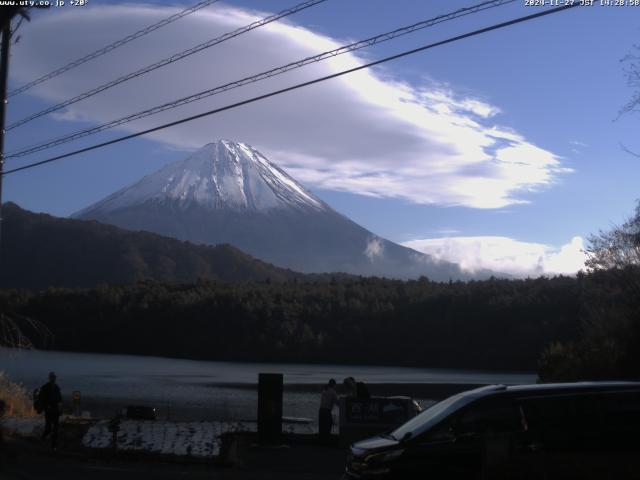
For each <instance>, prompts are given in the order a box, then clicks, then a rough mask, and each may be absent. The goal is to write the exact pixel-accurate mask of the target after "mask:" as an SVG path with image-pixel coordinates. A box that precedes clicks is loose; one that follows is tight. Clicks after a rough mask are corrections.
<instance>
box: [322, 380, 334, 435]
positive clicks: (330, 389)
mask: <svg viewBox="0 0 640 480" xmlns="http://www.w3.org/2000/svg"><path fill="white" fill-rule="evenodd" d="M335 405H338V393H337V392H336V381H335V380H334V379H333V378H332V379H331V380H329V382H328V383H327V385H326V386H325V387H324V389H323V390H322V394H321V395H320V409H319V411H318V426H319V433H320V440H321V441H323V442H327V443H328V441H329V439H330V438H331V427H332V426H333V414H332V411H333V407H334V406H335Z"/></svg>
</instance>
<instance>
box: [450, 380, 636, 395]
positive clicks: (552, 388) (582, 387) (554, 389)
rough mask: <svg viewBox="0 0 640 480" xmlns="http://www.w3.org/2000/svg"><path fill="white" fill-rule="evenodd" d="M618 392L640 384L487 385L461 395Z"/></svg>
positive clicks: (603, 382)
mask: <svg viewBox="0 0 640 480" xmlns="http://www.w3.org/2000/svg"><path fill="white" fill-rule="evenodd" d="M619 390H638V391H640V382H617V381H616V382H614V381H601V382H571V383H536V384H530V385H509V386H507V385H487V386H485V387H480V388H476V389H474V390H469V391H467V392H464V393H462V394H461V395H464V396H469V397H472V398H475V399H479V398H484V397H489V396H494V395H502V394H514V395H522V394H532V395H537V394H540V395H544V394H563V393H565V394H568V393H583V392H607V391H619Z"/></svg>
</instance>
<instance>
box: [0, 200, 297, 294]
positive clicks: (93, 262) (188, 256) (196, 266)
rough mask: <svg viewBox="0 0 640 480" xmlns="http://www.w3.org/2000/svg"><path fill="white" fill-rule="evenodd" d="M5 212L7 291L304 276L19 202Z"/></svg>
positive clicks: (232, 251) (229, 252) (233, 253)
mask: <svg viewBox="0 0 640 480" xmlns="http://www.w3.org/2000/svg"><path fill="white" fill-rule="evenodd" d="M2 213H3V228H2V250H1V251H0V253H1V257H0V288H46V287H52V286H59V287H91V286H95V285H98V284H102V283H121V284H126V283H133V282H136V281H140V280H162V281H169V282H194V281H196V280H198V279H211V280H222V281H249V280H266V279H271V280H273V281H283V280H288V279H293V278H299V277H302V275H300V274H297V273H295V272H292V271H289V270H284V269H281V268H277V267H274V266H273V265H269V264H267V263H264V262H262V261H259V260H256V259H254V258H252V257H250V256H249V255H247V254H245V253H243V252H241V251H239V250H238V249H236V248H235V247H232V246H230V245H220V246H216V247H213V246H204V245H193V244H190V243H188V242H182V241H179V240H175V239H172V238H165V237H161V236H159V235H156V234H153V233H147V232H130V231H126V230H122V229H120V228H117V227H114V226H111V225H103V224H100V223H97V222H86V221H80V220H71V219H63V218H56V217H52V216H50V215H45V214H35V213H32V212H29V211H27V210H23V209H21V208H20V207H18V206H17V205H15V204H13V203H6V204H4V205H3V207H2Z"/></svg>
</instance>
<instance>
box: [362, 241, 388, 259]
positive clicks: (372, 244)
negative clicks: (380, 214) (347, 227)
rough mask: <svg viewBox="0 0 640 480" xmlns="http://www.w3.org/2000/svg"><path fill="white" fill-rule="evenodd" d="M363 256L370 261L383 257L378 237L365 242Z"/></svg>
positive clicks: (381, 245)
mask: <svg viewBox="0 0 640 480" xmlns="http://www.w3.org/2000/svg"><path fill="white" fill-rule="evenodd" d="M364 254H365V255H366V256H367V258H368V259H369V260H371V261H373V260H375V259H376V258H378V257H381V256H382V255H384V244H383V243H382V239H381V238H379V237H372V238H370V239H369V241H368V242H367V246H366V248H365V249H364Z"/></svg>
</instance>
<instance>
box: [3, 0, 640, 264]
mask: <svg viewBox="0 0 640 480" xmlns="http://www.w3.org/2000/svg"><path fill="white" fill-rule="evenodd" d="M292 4H293V2H284V1H279V0H277V1H276V0H274V1H239V0H236V1H228V2H224V3H223V2H220V3H218V4H216V5H214V6H212V7H210V8H208V9H207V11H206V12H203V13H199V14H194V15H192V16H191V17H187V18H184V19H181V20H179V21H177V22H175V23H174V24H172V25H170V26H168V27H165V28H163V29H160V30H158V31H156V32H154V33H152V34H150V35H148V36H146V37H144V38H143V39H139V40H136V41H135V42H132V43H131V44H129V45H127V46H126V47H123V48H121V49H119V50H118V51H117V53H115V52H112V53H110V54H108V55H105V56H104V57H101V59H100V60H97V61H95V62H90V63H88V64H86V65H84V66H82V67H80V68H78V69H77V70H75V71H74V72H73V73H69V74H67V75H65V76H62V77H60V78H59V79H56V80H53V81H50V82H47V83H46V84H43V85H42V86H40V87H37V88H35V89H33V91H32V92H31V93H29V94H22V95H20V96H18V97H15V98H12V99H11V101H10V103H9V113H8V115H9V123H11V122H12V121H14V120H17V119H19V118H22V117H24V116H25V115H27V114H30V113H32V112H35V111H38V110H40V109H42V108H44V107H46V106H48V105H51V104H53V103H56V102H58V101H61V100H64V99H66V98H68V97H70V96H73V95H75V94H77V93H80V92H82V91H84V90H86V89H88V88H91V87H94V86H96V85H98V84H100V83H104V82H105V81H109V80H111V79H113V78H115V77H117V76H118V75H121V74H124V73H128V72H129V71H132V70H134V69H135V68H138V67H140V66H143V65H146V64H148V63H152V62H153V61H156V60H159V59H161V58H163V57H165V56H168V55H170V54H172V53H175V52H177V51H180V50H182V49H184V48H188V47H189V46H191V45H193V44H196V43H199V42H202V41H205V40H207V39H209V38H212V37H213V36H215V35H216V34H220V33H224V32H226V31H228V30H232V29H233V28H236V27H237V26H240V25H243V24H244V23H248V22H249V21H251V19H253V18H258V17H260V16H261V15H262V14H263V13H264V12H275V11H279V10H281V9H284V8H287V7H289V6H291V5H292ZM471 4H472V2H468V1H430V2H418V1H415V0H397V1H394V2H389V1H382V0H345V1H338V0H329V1H328V2H325V3H324V4H321V5H318V6H316V7H314V8H311V9H308V10H306V11H304V12H301V13H299V14H296V15H294V16H292V17H290V18H289V19H288V20H287V22H286V25H285V26H286V28H279V27H276V26H273V27H270V28H265V29H261V31H254V32H251V33H249V34H247V35H245V36H243V37H240V38H238V39H234V40H231V41H229V42H226V43H224V44H222V45H220V46H218V47H214V48H213V49H210V50H211V52H209V51H207V52H203V53H200V54H197V55H195V56H194V57H193V58H192V59H190V60H185V61H184V62H183V63H182V64H181V65H176V66H173V67H168V68H167V69H162V70H160V71H157V72H154V73H152V74H149V75H148V76H147V77H146V78H144V79H138V80H134V81H132V82H129V84H130V85H127V86H125V87H122V88H120V87H118V88H114V89H113V90H111V91H109V92H105V93H103V94H101V95H98V96H96V97H95V98H93V99H91V100H86V101H84V102H79V103H78V104H76V105H75V106H73V107H71V108H70V109H68V110H65V111H62V112H59V114H57V115H51V116H48V117H47V118H44V119H39V120H36V121H34V122H32V123H30V124H29V125H28V126H24V127H21V128H18V129H15V130H12V131H10V132H9V134H8V138H7V150H9V151H10V150H12V149H15V148H20V147H22V146H25V145H30V144H32V143H34V142H37V141H39V140H41V139H46V138H51V137H56V136H58V135H60V134H63V133H67V132H71V131H75V130H77V129H79V128H83V127H86V126H90V125H93V124H95V123H96V122H101V121H104V120H110V119H112V118H117V117H119V116H121V115H123V114H126V113H130V112H133V111H137V110H139V109H141V108H144V107H147V106H152V105H154V104H156V103H160V102H162V101H166V100H170V99H173V98H177V97H179V96H182V95H185V94H189V93H192V92H194V91H197V90H199V89H203V88H206V87H207V86H215V85H217V84H219V83H221V82H222V81H223V80H226V79H233V78H238V77H239V76H242V75H246V74H248V73H256V72H257V71H260V70H261V69H266V68H268V67H270V66H276V65H279V64H282V63H286V62H288V61H291V60H295V59H298V58H301V57H303V56H306V55H308V54H310V53H314V52H319V51H322V50H324V49H327V48H324V47H326V46H333V45H341V44H344V43H347V42H349V41H353V40H357V39H361V38H365V37H367V36H370V35H373V34H376V33H381V32H384V31H388V30H391V29H394V28H397V27H400V26H404V25H408V24H411V23H414V22H416V21H419V20H422V19H427V18H430V17H433V16H435V15H438V14H442V13H446V12H449V11H452V10H455V9H457V8H461V7H464V6H469V5H471ZM171 5H172V6H174V7H170V6H169V4H168V3H166V2H155V6H154V7H153V8H149V3H145V2H136V3H124V2H99V1H94V2H90V4H89V5H88V6H86V7H73V8H71V7H70V8H63V9H51V10H50V11H48V12H39V13H37V14H36V15H35V16H34V19H33V21H32V22H31V23H30V24H23V27H22V29H21V32H20V33H21V35H22V38H21V40H20V42H19V43H18V44H17V45H15V46H14V47H13V55H12V59H11V62H12V65H11V71H12V77H11V87H12V88H13V87H16V86H19V85H20V84H22V83H24V82H26V81H28V80H30V79H32V78H35V77H36V76H38V75H40V74H43V73H46V72H48V71H49V70H52V69H53V68H56V67H58V66H60V65H63V64H64V63H66V62H68V61H70V60H73V59H75V58H77V57H78V56H81V55H83V54H86V53H88V52H90V51H92V50H93V49H95V48H99V47H100V46H102V45H104V44H106V43H109V42H110V41H113V40H116V39H118V38H120V37H122V36H124V35H126V34H128V33H131V32H133V31H135V30H136V29H137V28H140V27H143V26H145V25H148V24H151V23H153V22H155V21H157V20H159V19H160V18H163V17H166V16H168V15H169V14H170V13H172V12H173V11H177V10H178V9H179V8H180V7H177V8H176V7H175V5H177V4H173V3H172V4H171ZM184 5H187V3H185V4H183V7H184ZM539 8H540V7H537V8H536V7H525V6H524V2H514V3H512V4H510V5H506V6H503V7H500V8H496V9H492V10H489V11H487V12H483V13H481V14H478V15H472V16H469V17H466V18H463V19H458V20H454V21H451V22H446V23H444V24H441V25H438V26H436V27H434V28H430V29H426V30H423V31H420V32H417V33H414V34H411V35H408V36H406V37H404V38H401V39H398V40H394V41H391V42H388V43H386V44H383V45H379V46H377V47H374V48H371V49H367V50H365V51H361V52H359V53H358V54H357V55H358V56H357V57H355V56H354V57H349V58H344V59H342V60H340V59H338V60H336V61H335V62H334V63H329V64H327V65H322V64H321V65H317V66H313V67H305V69H304V71H301V72H299V73H298V72H295V74H293V75H291V74H287V75H289V76H282V77H278V78H277V79H272V80H270V81H269V82H265V84H264V85H258V86H256V87H252V88H248V87H247V88H246V89H242V90H237V91H234V92H230V93H228V94H225V95H224V96H218V97H215V98H213V99H211V100H209V101H205V102H203V103H200V104H199V103H195V104H192V105H191V106H189V107H182V109H180V110H177V111H175V112H172V113H169V114H167V115H166V116H163V115H165V114H162V115H160V116H158V117H152V118H151V119H149V120H148V123H142V122H140V123H135V124H133V125H132V126H131V130H126V131H127V132H129V131H135V130H136V129H137V128H142V127H148V126H153V125H156V124H158V123H162V122H163V121H165V120H171V119H174V118H176V117H181V116H183V115H187V114H189V113H196V112H200V111H203V110H206V109H208V108H212V106H220V105H224V104H226V103H229V102H231V101H234V100H237V99H240V98H244V97H246V96H248V95H250V94H251V95H252V94H256V93H262V92H264V91H269V90H270V89H275V88H278V87H281V86H285V85H288V84H291V83H295V82H296V81H300V80H304V79H309V78H313V77H314V76H319V75H321V74H326V73H327V72H331V71H335V70H338V69H340V68H342V67H344V66H351V65H354V64H357V62H362V61H364V60H366V59H376V58H380V57H382V56H385V55H389V54H392V53H396V52H399V51H401V50H404V49H410V48H415V47H416V46H419V45H422V44H425V43H431V42H433V41H437V40H440V39H443V38H446V37H449V36H453V35H457V34H460V33H463V32H465V31H468V30H472V29H476V28H480V27H484V26H487V25H489V24H491V23H495V22H498V21H503V20H506V19H508V18H513V17H516V16H521V15H526V14H530V13H534V12H535V11H539ZM257 10H259V11H257ZM638 13H640V7H600V6H594V7H590V8H577V9H573V10H571V11H568V12H563V13H559V14H556V15H552V16H548V17H544V18H541V19H538V20H535V21H532V22H528V23H526V24H522V25H517V26H514V27H509V28H507V29H504V30H500V31H496V32H492V33H489V34H485V35H482V36H480V37H474V38H471V39H467V40H463V41H461V42H458V43H455V44H451V45H446V46H444V47H441V48H437V49H433V50H430V51H427V52H423V53H420V54H418V55H414V56H411V57H407V58H405V59H402V60H399V61H395V62H392V63H388V64H386V65H385V66H383V67H379V68H376V69H375V70H374V71H373V72H371V73H370V74H366V75H359V76H353V78H352V79H350V80H345V81H343V80H340V81H334V82H333V83H334V84H333V85H327V86H324V85H323V86H322V87H320V86H315V87H310V88H308V89H305V90H304V91H299V92H296V93H295V94H290V95H286V96H282V97H278V98H274V99H270V100H268V101H266V102H264V103H263V104H262V105H260V106H255V107H253V106H252V107H250V108H243V109H238V110H237V111H235V112H233V113H229V114H223V115H220V116H219V118H215V119H213V118H211V119H205V120H200V121H198V122H196V123H194V124H193V125H189V126H185V127H184V128H182V127H181V128H178V129H174V130H173V131H171V132H169V131H167V132H163V133H161V134H158V135H155V136H153V137H150V138H143V139H137V140H134V141H131V142H127V143H125V144H119V145H117V146H113V147H108V148H105V149H102V150H99V151H95V152H91V153H88V154H83V155H81V156H77V157H74V158H70V159H66V160H63V161H61V162H58V163H55V164H51V165H49V166H45V167H42V168H37V169H32V170H30V171H26V172H23V173H19V174H15V175H11V176H8V177H6V178H5V190H4V197H5V200H13V201H15V202H17V203H19V204H20V205H22V206H23V207H25V208H28V209H31V210H35V211H44V212H49V213H52V214H54V215H60V216H65V215H69V214H71V213H72V212H74V211H76V210H79V209H81V208H83V207H85V206H87V205H88V204H90V203H93V202H95V201H97V200H99V199H101V198H102V197H104V196H105V195H107V194H109V193H111V192H113V191H114V190H116V189H118V188H121V187H123V186H124V185H127V184H129V183H131V182H133V181H135V180H137V179H138V178H140V177H141V176H142V175H145V174H147V173H150V172H152V171H154V170H155V169H157V168H158V167H160V166H161V165H163V164H165V163H167V162H169V161H174V160H179V159H182V158H184V157H185V156H186V155H187V154H188V153H189V152H190V151H192V150H193V149H194V148H197V146H199V145H202V144H204V143H207V141H214V140H217V139H219V138H222V137H224V138H228V137H229V136H233V137H234V138H233V139H234V140H238V141H246V142H248V143H251V144H252V145H253V146H254V147H256V148H258V149H259V150H261V151H263V153H265V154H266V155H267V156H268V158H270V159H271V160H273V161H275V162H276V163H278V164H280V165H282V166H283V167H284V168H285V169H287V170H288V171H289V172H290V173H291V174H292V176H294V177H295V178H297V179H299V180H300V181H302V182H303V183H304V184H305V185H306V186H308V187H309V188H310V189H311V190H312V191H314V192H315V193H316V194H317V195H319V196H320V197H321V198H322V199H323V200H325V201H326V202H327V203H329V204H330V205H332V206H333V207H334V208H336V209H337V210H338V211H340V212H342V213H344V214H345V215H347V216H349V217H350V218H352V219H353V220H355V221H356V222H358V223H360V224H362V225H363V226H365V227H366V228H368V229H370V230H372V231H373V232H375V233H376V234H378V235H380V236H383V237H386V238H388V239H390V240H394V241H397V242H409V243H408V245H410V246H412V247H414V248H417V249H421V250H422V251H426V252H427V253H431V254H434V255H436V256H441V257H443V258H447V259H450V260H454V261H459V262H462V263H463V264H464V265H466V266H467V267H468V268H470V269H473V268H481V267H489V268H493V269H496V270H502V271H505V270H506V271H510V272H512V273H516V274H536V273H555V272H558V271H562V272H569V271H571V270H575V269H576V268H577V267H576V262H577V261H578V260H579V259H580V256H579V254H578V253H577V252H578V251H579V248H580V246H581V245H582V243H581V241H580V239H585V238H586V237H587V236H588V235H589V234H590V233H593V232H595V231H597V230H598V229H600V228H607V227H609V226H610V225H611V224H612V223H616V222H620V221H621V220H622V219H623V218H624V217H625V215H627V214H629V213H630V212H631V211H632V208H633V205H634V202H635V200H636V199H637V198H638V197H639V196H640V195H639V194H638V188H637V183H638V182H637V179H638V178H639V177H640V175H639V174H640V160H639V159H638V158H636V157H634V156H632V155H630V154H628V153H626V152H625V151H624V150H623V149H622V148H621V146H620V144H621V143H622V144H624V145H626V146H627V147H629V148H630V149H635V150H637V151H640V139H639V138H638V135H637V131H638V118H637V117H634V116H632V115H628V116H623V117H621V118H619V119H618V120H616V117H617V114H618V110H619V109H620V108H621V106H622V105H624V103H625V102H626V101H628V99H629V98H630V97H631V95H632V92H631V91H630V89H629V88H627V87H626V84H625V79H624V75H623V70H622V65H621V63H620V60H621V59H622V58H623V57H624V56H625V55H626V54H627V53H629V52H630V50H631V48H632V45H633V44H634V43H638V38H639V37H640V16H639V15H638ZM243 22H244V23H243ZM262 30H264V31H262ZM265 67H266V68H265ZM349 82H351V83H349ZM407 99H409V100H407ZM469 102H475V103H469ZM414 103H415V108H413V109H412V108H411V106H412V104H414ZM407 105H409V106H407ZM405 107H406V108H405ZM443 109H444V110H443ZM461 125H462V127H461ZM124 131H125V130H120V131H114V132H109V133H104V134H100V135H96V136H94V137H91V138H90V139H86V140H83V141H80V142H77V143H74V144H68V145H67V146H65V147H60V148H58V149H53V150H51V151H49V152H48V153H58V152H65V151H67V150H69V149H70V148H71V147H72V146H84V145H89V144H91V143H93V142H95V141H97V140H103V139H108V138H112V137H113V136H115V135H116V134H122V133H123V132H124ZM496 131H497V132H499V136H501V140H500V142H505V143H500V144H494V145H490V146H488V145H487V144H486V142H487V141H488V140H490V139H492V138H494V137H493V136H492V135H494V133H492V132H496ZM514 138H515V140H514ZM510 143H515V144H516V146H517V148H514V149H512V150H510V151H508V150H507V149H504V150H502V151H503V153H504V155H500V154H499V153H498V151H499V150H500V149H501V148H503V147H505V146H507V145H508V144H510ZM487 149H489V150H491V151H492V152H493V153H495V158H488V157H487V158H485V159H483V160H481V159H480V157H481V156H482V155H483V154H484V153H483V152H486V151H487ZM493 153H492V155H493ZM47 155H48V154H44V153H40V154H36V155H34V156H32V157H29V158H27V159H25V161H33V160H39V159H42V158H45V157H46V156H47ZM476 155H479V156H478V158H474V156H476ZM20 164H22V162H17V161H15V163H13V162H11V161H8V162H7V166H8V167H9V168H10V167H11V165H20ZM576 237H578V240H576ZM563 247H564V250H563V249H562V248H563Z"/></svg>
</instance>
